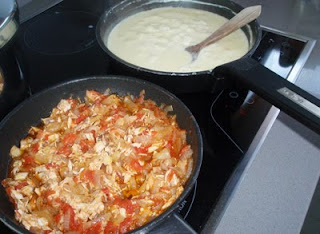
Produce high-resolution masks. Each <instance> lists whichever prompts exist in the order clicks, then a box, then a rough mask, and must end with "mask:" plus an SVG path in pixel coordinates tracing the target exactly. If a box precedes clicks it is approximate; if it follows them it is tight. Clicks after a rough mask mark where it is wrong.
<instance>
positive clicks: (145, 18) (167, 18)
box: [104, 7, 249, 72]
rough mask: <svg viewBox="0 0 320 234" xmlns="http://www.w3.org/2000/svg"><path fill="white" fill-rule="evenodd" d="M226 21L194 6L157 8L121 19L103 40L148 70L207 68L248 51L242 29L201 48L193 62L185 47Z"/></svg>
mask: <svg viewBox="0 0 320 234" xmlns="http://www.w3.org/2000/svg"><path fill="white" fill-rule="evenodd" d="M226 21H227V19H226V18H224V17H222V16H220V15H217V14H214V13H211V12H208V11H203V10H198V9H191V8H172V7H165V8H157V9H153V10H148V11H144V12H140V13H137V14H135V15H132V16H130V17H128V18H126V19H124V20H122V21H121V22H120V23H119V24H118V25H116V26H115V27H114V29H113V30H112V31H111V33H110V35H109V36H108V35H106V36H105V38H104V43H105V44H106V45H107V47H108V49H109V50H110V51H111V52H112V53H113V54H115V55H116V56H118V57H119V58H121V59H123V60H125V61H127V62H129V63H131V64H134V65H137V66H140V67H144V68H148V69H151V70H157V71H165V72H195V71H204V70H211V69H213V68H215V67H216V66H218V65H221V64H224V63H227V62H230V61H233V60H236V59H238V58H240V57H242V56H243V55H245V54H246V53H247V52H248V50H249V44H248V40H247V37H246V36H245V34H244V32H243V31H242V30H240V29H239V30H237V31H235V32H233V33H232V34H230V35H229V36H227V37H225V38H223V39H221V40H219V41H218V42H216V43H214V44H212V45H210V46H207V47H206V48H204V49H202V51H201V52H200V54H199V56H198V58H197V60H195V61H194V62H191V60H192V58H191V54H190V53H188V52H187V51H185V48H186V47H188V46H190V45H194V44H197V43H199V42H200V41H202V40H203V39H205V38H206V37H208V36H209V35H210V34H211V33H212V32H213V31H215V30H216V29H218V28H219V27H220V26H221V25H223V24H224V23H225V22H226Z"/></svg>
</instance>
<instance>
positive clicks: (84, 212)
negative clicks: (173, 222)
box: [2, 90, 193, 233]
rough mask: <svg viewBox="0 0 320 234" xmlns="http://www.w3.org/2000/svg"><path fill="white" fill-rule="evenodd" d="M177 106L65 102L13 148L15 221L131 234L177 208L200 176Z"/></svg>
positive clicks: (111, 99)
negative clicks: (187, 186) (190, 183)
mask: <svg viewBox="0 0 320 234" xmlns="http://www.w3.org/2000/svg"><path fill="white" fill-rule="evenodd" d="M171 110H172V107H171V106H165V105H163V104H162V105H160V106H157V105H156V103H155V102H154V101H152V100H150V99H148V100H145V99H144V92H143V91H142V92H141V93H140V95H139V97H134V96H132V95H126V96H117V95H115V94H109V93H108V92H106V94H102V93H99V92H96V91H93V90H90V91H87V92H86V97H85V101H84V102H81V101H80V100H79V99H71V98H70V99H63V100H61V101H60V103H59V104H58V105H57V107H55V108H54V109H53V110H52V113H51V115H50V116H49V117H48V118H44V119H42V123H43V124H42V125H41V127H31V128H30V130H29V134H28V136H27V137H26V138H24V139H22V140H21V141H20V146H19V147H18V146H13V147H12V148H11V151H10V155H11V157H12V167H11V170H10V174H9V176H8V178H6V179H4V180H3V181H2V184H3V186H4V187H5V188H6V192H7V194H8V195H9V198H10V200H11V201H12V202H13V203H14V205H15V217H16V219H17V220H18V221H19V222H21V223H22V224H23V225H24V226H25V228H26V229H28V230H30V231H32V232H35V233H39V232H43V231H47V232H48V233H50V232H52V233H59V231H60V232H69V231H78V232H88V233H95V232H97V233H101V232H105V233H124V232H128V231H130V230H133V229H135V228H137V227H140V226H142V225H144V224H146V223H147V222H149V221H150V220H152V219H153V218H155V217H156V216H158V215H159V214H161V213H162V212H163V211H164V210H166V208H167V207H169V206H170V205H171V204H172V203H173V202H174V201H175V200H176V199H177V198H178V196H179V195H180V194H181V193H182V191H183V189H184V188H183V185H184V184H185V183H186V181H187V179H188V178H189V176H190V174H191V171H192V164H193V159H192V150H191V148H190V145H188V144H187V141H186V131H185V130H183V129H180V128H179V126H178V124H177V122H176V117H175V116H174V115H168V114H167V112H169V111H171Z"/></svg>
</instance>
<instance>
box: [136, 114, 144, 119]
mask: <svg viewBox="0 0 320 234" xmlns="http://www.w3.org/2000/svg"><path fill="white" fill-rule="evenodd" d="M136 116H137V118H138V119H141V118H142V116H144V113H141V112H138V113H136Z"/></svg>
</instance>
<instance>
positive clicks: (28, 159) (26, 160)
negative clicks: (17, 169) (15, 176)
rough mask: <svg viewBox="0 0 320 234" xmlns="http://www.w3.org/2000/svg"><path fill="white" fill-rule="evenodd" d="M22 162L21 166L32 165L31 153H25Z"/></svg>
mask: <svg viewBox="0 0 320 234" xmlns="http://www.w3.org/2000/svg"><path fill="white" fill-rule="evenodd" d="M23 160H24V163H23V167H25V166H28V165H33V164H34V162H35V161H34V157H33V156H31V155H26V156H24V157H23Z"/></svg>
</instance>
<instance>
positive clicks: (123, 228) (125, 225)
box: [119, 217, 133, 233]
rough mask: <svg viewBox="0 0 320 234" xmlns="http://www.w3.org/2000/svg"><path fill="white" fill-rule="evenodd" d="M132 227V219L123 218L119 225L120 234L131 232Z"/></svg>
mask: <svg viewBox="0 0 320 234" xmlns="http://www.w3.org/2000/svg"><path fill="white" fill-rule="evenodd" d="M132 225H133V222H132V217H127V218H125V219H124V220H123V221H122V222H121V223H120V226H119V227H120V233H126V232H128V231H130V230H132V228H131V226H132Z"/></svg>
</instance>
